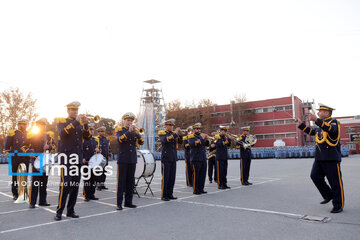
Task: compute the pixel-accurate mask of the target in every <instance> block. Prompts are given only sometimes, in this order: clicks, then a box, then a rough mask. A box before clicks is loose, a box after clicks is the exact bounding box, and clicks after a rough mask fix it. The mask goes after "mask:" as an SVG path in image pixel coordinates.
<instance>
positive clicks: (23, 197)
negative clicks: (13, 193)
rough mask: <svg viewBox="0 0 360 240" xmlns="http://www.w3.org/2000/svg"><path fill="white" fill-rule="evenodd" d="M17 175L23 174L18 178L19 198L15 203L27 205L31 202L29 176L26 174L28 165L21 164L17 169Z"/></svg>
mask: <svg viewBox="0 0 360 240" xmlns="http://www.w3.org/2000/svg"><path fill="white" fill-rule="evenodd" d="M17 173H20V174H23V175H19V176H17V178H16V180H17V184H18V196H19V197H18V198H17V199H16V201H15V203H27V202H29V195H28V191H27V175H25V174H26V165H25V163H21V164H20V165H19V167H18V169H17Z"/></svg>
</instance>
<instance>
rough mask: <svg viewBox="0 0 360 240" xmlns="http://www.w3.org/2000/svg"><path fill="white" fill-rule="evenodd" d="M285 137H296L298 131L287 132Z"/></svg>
mask: <svg viewBox="0 0 360 240" xmlns="http://www.w3.org/2000/svg"><path fill="white" fill-rule="evenodd" d="M285 138H296V133H287V134H286V136H285Z"/></svg>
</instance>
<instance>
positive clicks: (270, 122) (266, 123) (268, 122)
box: [264, 121, 273, 126]
mask: <svg viewBox="0 0 360 240" xmlns="http://www.w3.org/2000/svg"><path fill="white" fill-rule="evenodd" d="M264 125H265V126H269V125H273V122H272V121H266V122H264Z"/></svg>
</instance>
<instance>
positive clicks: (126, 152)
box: [115, 112, 144, 210]
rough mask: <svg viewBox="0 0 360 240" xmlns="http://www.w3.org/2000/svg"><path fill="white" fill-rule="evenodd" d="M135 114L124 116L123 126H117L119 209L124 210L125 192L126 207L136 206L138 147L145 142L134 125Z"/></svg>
mask: <svg viewBox="0 0 360 240" xmlns="http://www.w3.org/2000/svg"><path fill="white" fill-rule="evenodd" d="M134 119H135V115H134V114H133V113H131V112H129V113H125V114H124V115H123V116H122V127H119V128H117V129H116V130H115V131H116V137H117V142H118V146H119V153H118V160H117V164H118V171H117V192H116V194H117V204H116V205H117V207H116V209H117V210H122V209H123V208H122V202H123V195H124V192H125V204H124V206H125V207H128V208H136V205H134V204H133V202H132V200H133V191H134V185H135V176H134V175H135V169H136V163H137V151H136V148H137V147H138V146H139V145H143V144H144V139H143V138H142V137H141V135H140V133H139V130H138V129H137V128H136V127H135V125H133V121H134Z"/></svg>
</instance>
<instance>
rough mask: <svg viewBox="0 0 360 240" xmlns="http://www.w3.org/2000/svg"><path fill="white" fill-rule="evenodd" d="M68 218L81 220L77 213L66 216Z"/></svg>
mask: <svg viewBox="0 0 360 240" xmlns="http://www.w3.org/2000/svg"><path fill="white" fill-rule="evenodd" d="M66 216H67V217H71V218H79V215H77V214H75V213H70V214H66Z"/></svg>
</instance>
